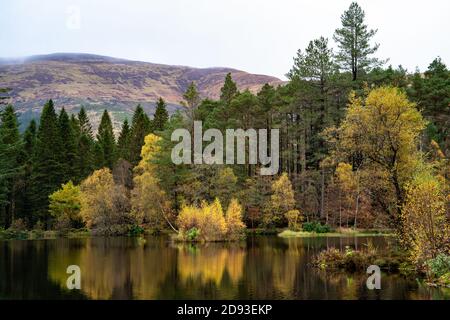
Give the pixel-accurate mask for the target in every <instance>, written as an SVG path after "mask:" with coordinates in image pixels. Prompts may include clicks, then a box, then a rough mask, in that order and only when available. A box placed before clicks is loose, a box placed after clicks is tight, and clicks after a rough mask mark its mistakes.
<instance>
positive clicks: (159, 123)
mask: <svg viewBox="0 0 450 320" xmlns="http://www.w3.org/2000/svg"><path fill="white" fill-rule="evenodd" d="M168 120H169V114H168V113H167V109H166V103H165V101H164V100H163V98H161V97H160V98H159V99H158V102H157V103H156V110H155V117H154V118H153V129H154V130H155V131H163V130H164V127H165V126H166V124H167V121H168Z"/></svg>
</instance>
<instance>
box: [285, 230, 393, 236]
mask: <svg viewBox="0 0 450 320" xmlns="http://www.w3.org/2000/svg"><path fill="white" fill-rule="evenodd" d="M393 235H394V234H393V233H392V232H391V231H390V230H354V229H337V230H336V231H333V232H327V233H317V232H307V231H292V230H284V231H282V232H281V233H279V234H278V236H279V237H282V238H309V237H349V236H351V237H376V236H393Z"/></svg>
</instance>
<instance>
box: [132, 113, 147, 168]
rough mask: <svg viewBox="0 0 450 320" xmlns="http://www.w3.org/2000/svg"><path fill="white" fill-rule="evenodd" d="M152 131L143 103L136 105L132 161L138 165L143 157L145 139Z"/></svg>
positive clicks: (133, 123) (133, 124) (133, 122)
mask: <svg viewBox="0 0 450 320" xmlns="http://www.w3.org/2000/svg"><path fill="white" fill-rule="evenodd" d="M150 132H151V127H150V119H149V118H148V116H147V114H146V113H145V112H144V109H142V107H141V105H138V106H137V107H136V110H135V111H134V114H133V121H132V123H131V137H130V161H131V163H132V164H133V165H137V164H138V163H139V161H140V159H141V149H142V146H143V145H144V139H145V136H146V135H147V134H149V133H150Z"/></svg>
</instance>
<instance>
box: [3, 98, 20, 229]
mask: <svg viewBox="0 0 450 320" xmlns="http://www.w3.org/2000/svg"><path fill="white" fill-rule="evenodd" d="M22 147H23V144H22V141H21V139H20V136H19V127H18V122H17V116H16V114H15V111H14V108H13V107H12V106H11V105H7V106H6V107H5V108H4V110H1V113H0V225H1V226H4V227H7V226H9V225H10V224H11V223H12V221H13V220H14V215H15V210H14V206H15V198H16V196H17V192H18V184H19V183H20V182H21V179H20V177H21V175H22V162H23V161H22V158H21V157H22V156H23V155H22Z"/></svg>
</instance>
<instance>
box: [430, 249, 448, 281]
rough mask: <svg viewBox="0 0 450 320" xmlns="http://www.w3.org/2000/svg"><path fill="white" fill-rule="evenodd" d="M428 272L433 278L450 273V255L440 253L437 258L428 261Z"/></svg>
mask: <svg viewBox="0 0 450 320" xmlns="http://www.w3.org/2000/svg"><path fill="white" fill-rule="evenodd" d="M425 266H426V268H427V274H428V276H429V277H430V278H431V279H439V278H440V277H442V276H444V275H445V274H448V273H450V256H449V255H445V254H442V253H441V254H438V255H437V256H436V258H433V259H430V260H428V261H426V263H425Z"/></svg>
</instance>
